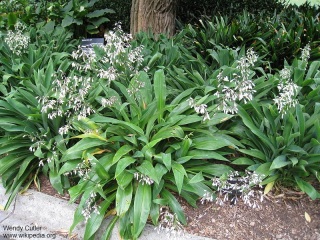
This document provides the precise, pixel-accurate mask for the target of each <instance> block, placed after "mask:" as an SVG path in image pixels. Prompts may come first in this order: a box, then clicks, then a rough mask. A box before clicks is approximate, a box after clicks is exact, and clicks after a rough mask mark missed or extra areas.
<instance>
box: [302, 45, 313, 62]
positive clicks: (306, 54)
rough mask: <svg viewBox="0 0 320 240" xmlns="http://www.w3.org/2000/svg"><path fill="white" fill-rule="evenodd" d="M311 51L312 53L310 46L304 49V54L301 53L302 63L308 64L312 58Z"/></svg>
mask: <svg viewBox="0 0 320 240" xmlns="http://www.w3.org/2000/svg"><path fill="white" fill-rule="evenodd" d="M310 51H311V48H310V45H309V44H307V45H306V46H305V47H304V48H303V49H302V52H301V60H302V61H304V62H308V60H309V58H310Z"/></svg>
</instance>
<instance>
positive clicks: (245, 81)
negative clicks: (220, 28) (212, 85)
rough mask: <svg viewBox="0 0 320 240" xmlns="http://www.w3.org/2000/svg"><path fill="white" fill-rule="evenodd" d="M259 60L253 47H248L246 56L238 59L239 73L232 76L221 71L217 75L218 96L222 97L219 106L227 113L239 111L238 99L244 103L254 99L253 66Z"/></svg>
mask: <svg viewBox="0 0 320 240" xmlns="http://www.w3.org/2000/svg"><path fill="white" fill-rule="evenodd" d="M257 60H258V55H257V54H256V53H255V52H254V51H253V49H252V48H250V49H248V50H247V52H246V56H244V57H242V58H240V60H238V61H237V67H236V68H237V69H238V73H234V74H233V76H232V78H229V77H228V76H223V74H222V72H220V73H219V74H218V76H217V80H218V91H217V93H216V96H218V97H220V98H221V103H220V106H219V108H220V109H221V110H223V111H224V112H225V113H231V114H235V113H237V112H238V107H237V101H241V100H243V101H244V103H247V102H248V101H251V100H252V99H253V94H254V93H255V90H254V87H255V84H254V82H253V81H252V79H251V78H250V75H251V67H253V66H254V64H255V62H256V61H257Z"/></svg>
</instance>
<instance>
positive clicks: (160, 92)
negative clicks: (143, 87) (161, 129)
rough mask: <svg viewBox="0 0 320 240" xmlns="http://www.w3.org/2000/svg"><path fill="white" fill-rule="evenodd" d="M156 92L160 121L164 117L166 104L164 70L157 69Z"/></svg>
mask: <svg viewBox="0 0 320 240" xmlns="http://www.w3.org/2000/svg"><path fill="white" fill-rule="evenodd" d="M154 93H155V99H156V101H157V106H158V111H160V115H159V118H158V121H159V122H161V119H162V118H163V111H164V109H165V106H166V95H167V93H166V79H165V75H164V72H163V70H157V71H156V72H155V74H154Z"/></svg>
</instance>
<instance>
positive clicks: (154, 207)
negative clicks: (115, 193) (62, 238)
mask: <svg viewBox="0 0 320 240" xmlns="http://www.w3.org/2000/svg"><path fill="white" fill-rule="evenodd" d="M0 210H1V209H0ZM159 215H160V205H159V204H158V203H155V202H154V201H153V202H152V204H151V209H150V217H151V220H152V223H153V225H155V226H157V225H158V220H159Z"/></svg>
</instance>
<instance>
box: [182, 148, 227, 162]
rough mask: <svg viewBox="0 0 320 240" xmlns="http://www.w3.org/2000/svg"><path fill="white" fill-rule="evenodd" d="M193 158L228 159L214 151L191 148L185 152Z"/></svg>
mask: <svg viewBox="0 0 320 240" xmlns="http://www.w3.org/2000/svg"><path fill="white" fill-rule="evenodd" d="M187 155H188V156H191V157H192V158H193V159H216V160H222V161H227V162H228V161H229V160H228V159H227V158H225V157H224V156H222V155H221V154H219V153H217V152H215V151H206V150H191V151H189V152H188V154H187Z"/></svg>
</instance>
